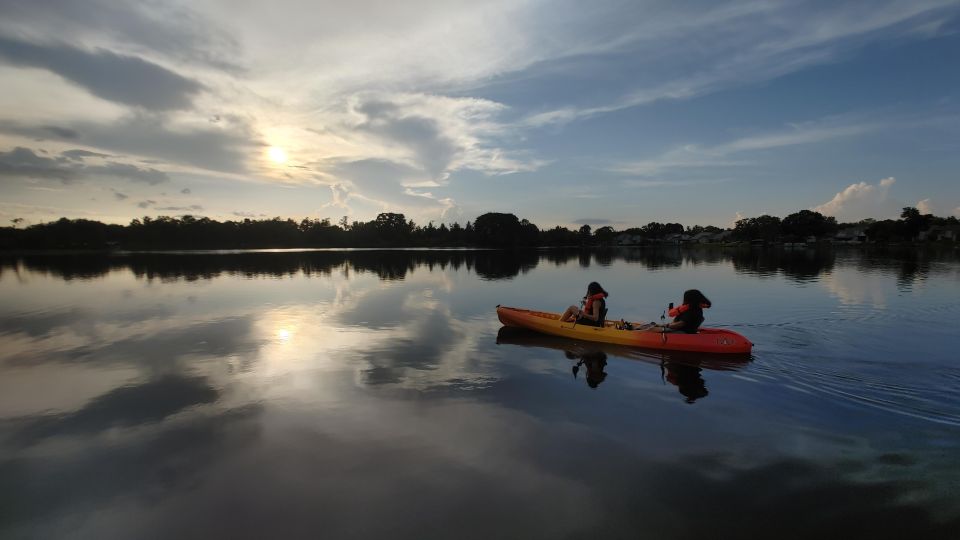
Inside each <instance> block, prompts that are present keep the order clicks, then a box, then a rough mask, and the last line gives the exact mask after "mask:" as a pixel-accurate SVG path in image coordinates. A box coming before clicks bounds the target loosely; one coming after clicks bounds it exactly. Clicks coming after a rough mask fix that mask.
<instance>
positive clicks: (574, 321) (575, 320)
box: [570, 298, 587, 377]
mask: <svg viewBox="0 0 960 540" xmlns="http://www.w3.org/2000/svg"><path fill="white" fill-rule="evenodd" d="M586 301H587V299H586V298H583V299H581V300H580V313H577V316H576V317H574V318H573V326H571V327H570V329H571V330H573V329H574V328H576V327H577V319H579V318H580V314H581V313H583V305H584V304H585V303H586ZM573 376H574V377H576V376H577V373H576V372H574V373H573Z"/></svg>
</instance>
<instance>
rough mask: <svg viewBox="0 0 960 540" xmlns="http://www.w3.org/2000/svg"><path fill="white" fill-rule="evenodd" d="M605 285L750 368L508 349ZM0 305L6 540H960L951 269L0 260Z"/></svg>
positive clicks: (572, 350) (858, 262) (662, 260)
mask: <svg viewBox="0 0 960 540" xmlns="http://www.w3.org/2000/svg"><path fill="white" fill-rule="evenodd" d="M594 280H595V281H598V282H600V283H601V284H602V285H603V287H604V288H605V289H606V290H607V291H609V292H610V298H609V300H608V307H609V309H610V313H609V315H608V317H609V318H615V319H620V318H625V319H627V320H656V321H658V322H659V320H660V316H661V314H662V312H663V311H664V309H665V305H666V304H667V303H668V302H676V303H679V302H680V299H681V297H682V294H683V291H684V289H687V288H691V287H696V288H699V289H701V290H702V291H703V292H704V293H705V294H706V295H707V296H708V297H709V298H710V299H711V300H712V302H713V307H712V308H711V309H708V310H706V312H705V314H706V317H707V322H706V323H705V326H720V327H729V328H731V329H733V330H736V331H738V332H740V333H742V334H744V335H746V336H747V337H748V338H749V339H750V340H751V341H753V342H754V343H755V347H754V349H753V354H752V355H751V356H750V357H748V358H724V357H723V356H719V357H718V356H710V355H699V356H698V355H690V354H687V355H685V356H682V357H681V356H676V355H670V354H664V353H657V352H649V351H642V350H631V349H625V348H617V347H604V346H598V345H591V344H587V343H581V342H575V341H569V340H564V339H561V338H550V337H546V336H538V335H535V334H530V333H527V332H517V331H510V329H507V330H501V325H500V323H499V321H498V320H497V317H496V314H495V306H496V305H497V304H503V305H510V306H520V307H530V308H537V309H542V310H548V311H561V310H563V309H564V308H565V307H566V306H568V305H571V304H577V303H578V302H579V300H580V298H581V296H582V295H583V294H584V291H585V288H586V285H587V283H588V282H589V281H594ZM0 298H2V299H3V301H2V304H0V537H3V538H38V539H40V538H43V539H49V538H71V539H103V538H138V539H139V538H157V539H161V538H162V539H169V538H204V539H208V538H231V539H236V538H400V539H407V538H409V539H425V538H477V539H489V538H551V539H554V538H640V537H643V538H684V539H686V538H690V539H692V538H720V537H724V538H738V537H774V536H775V537H779V538H829V537H836V536H837V535H838V534H839V532H840V531H844V534H845V535H846V536H847V537H853V538H872V539H876V538H924V539H929V538H957V537H960V536H958V533H960V466H958V464H960V459H958V450H960V361H958V355H957V349H958V346H960V332H958V330H960V325H958V323H957V318H958V316H960V302H958V300H960V256H958V253H957V251H956V250H952V249H945V250H940V251H925V250H918V249H912V248H908V249H903V250H896V249H894V248H890V249H879V248H876V249H871V250H866V249H855V248H850V249H839V248H838V249H836V250H775V249H768V250H752V251H751V250H749V249H747V250H739V251H724V250H720V249H715V250H709V249H701V250H686V249H685V250H681V249H679V248H676V249H674V248H661V249H622V250H601V251H579V250H540V251H522V252H502V251H460V250H450V251H423V250H397V251H390V250H380V251H377V250H370V251H367V250H356V251H323V250H320V251H258V252H203V253H197V252H183V253H167V254H160V253H115V254H99V255H91V254H46V255H43V254H36V255H23V256H16V255H5V256H2V257H0ZM574 367H577V368H578V369H577V373H574Z"/></svg>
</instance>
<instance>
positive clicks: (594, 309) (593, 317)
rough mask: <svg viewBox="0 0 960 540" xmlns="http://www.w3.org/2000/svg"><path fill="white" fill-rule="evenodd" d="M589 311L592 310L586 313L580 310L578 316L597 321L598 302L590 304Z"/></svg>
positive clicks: (598, 314) (598, 315)
mask: <svg viewBox="0 0 960 540" xmlns="http://www.w3.org/2000/svg"><path fill="white" fill-rule="evenodd" d="M590 311H592V312H593V313H587V312H586V311H581V312H580V316H581V317H584V318H586V319H590V320H591V321H599V320H600V302H594V303H593V305H592V306H590Z"/></svg>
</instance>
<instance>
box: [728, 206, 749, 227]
mask: <svg viewBox="0 0 960 540" xmlns="http://www.w3.org/2000/svg"><path fill="white" fill-rule="evenodd" d="M741 219H746V216H744V215H743V213H742V212H740V211H739V210H738V211H737V213H736V214H735V215H734V216H733V219H732V220H730V223H728V224H727V227H728V228H730V229H732V228H734V227H736V226H737V222H738V221H740V220H741Z"/></svg>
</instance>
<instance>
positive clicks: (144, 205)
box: [137, 199, 157, 208]
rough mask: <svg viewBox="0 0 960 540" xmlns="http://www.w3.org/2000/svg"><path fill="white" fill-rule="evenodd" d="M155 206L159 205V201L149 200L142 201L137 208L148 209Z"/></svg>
mask: <svg viewBox="0 0 960 540" xmlns="http://www.w3.org/2000/svg"><path fill="white" fill-rule="evenodd" d="M155 204H157V201H154V200H149V199H148V200H146V201H140V202H138V203H137V206H139V207H140V208H147V207H150V206H153V205H155Z"/></svg>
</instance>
